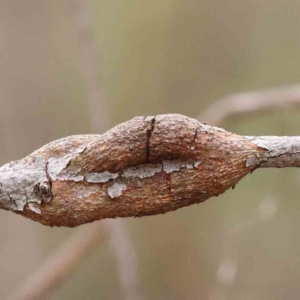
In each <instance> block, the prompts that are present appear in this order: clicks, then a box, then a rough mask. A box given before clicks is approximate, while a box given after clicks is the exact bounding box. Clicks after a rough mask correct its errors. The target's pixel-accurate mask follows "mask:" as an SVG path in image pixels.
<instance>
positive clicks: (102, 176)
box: [85, 171, 119, 183]
mask: <svg viewBox="0 0 300 300" xmlns="http://www.w3.org/2000/svg"><path fill="white" fill-rule="evenodd" d="M118 176H119V174H118V173H110V172H108V171H105V172H102V173H90V174H87V175H86V176H85V179H86V181H87V182H91V183H101V182H107V181H109V180H110V179H116V178H117V177H118Z"/></svg>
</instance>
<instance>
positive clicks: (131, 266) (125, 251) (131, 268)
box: [77, 0, 143, 300]
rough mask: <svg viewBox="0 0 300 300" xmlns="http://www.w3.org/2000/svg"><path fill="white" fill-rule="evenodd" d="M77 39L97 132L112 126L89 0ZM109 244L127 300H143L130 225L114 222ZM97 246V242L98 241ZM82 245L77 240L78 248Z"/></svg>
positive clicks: (81, 1)
mask: <svg viewBox="0 0 300 300" xmlns="http://www.w3.org/2000/svg"><path fill="white" fill-rule="evenodd" d="M77 4H78V9H77V13H78V18H77V19H78V21H79V22H78V37H79V46H80V48H81V62H82V63H81V65H82V70H83V73H84V79H85V82H86V94H87V102H88V107H89V111H90V116H91V123H92V128H93V129H94V130H96V131H98V132H101V131H103V129H106V128H107V127H108V125H109V117H108V115H109V113H108V110H107V108H106V103H105V99H104V96H103V91H102V93H101V88H100V84H99V76H98V74H97V70H98V69H97V62H98V55H97V47H96V42H95V38H94V34H93V30H92V26H91V23H92V20H93V18H92V13H91V9H90V7H89V4H88V3H87V0H77ZM106 228H107V230H108V231H109V240H110V244H111V247H112V250H113V252H114V254H115V257H116V263H117V266H118V269H119V272H118V275H119V282H120V285H121V289H122V292H123V294H124V300H142V299H143V296H142V293H141V290H140V280H139V275H138V266H137V258H136V253H135V249H134V246H133V244H132V241H131V238H130V234H129V232H128V228H127V224H126V222H125V221H123V220H113V221H111V222H109V223H108V226H107V227H106ZM95 242H96V240H95ZM80 244H81V241H80V238H79V239H78V246H79V247H80Z"/></svg>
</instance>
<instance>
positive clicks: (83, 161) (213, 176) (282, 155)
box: [0, 114, 300, 227]
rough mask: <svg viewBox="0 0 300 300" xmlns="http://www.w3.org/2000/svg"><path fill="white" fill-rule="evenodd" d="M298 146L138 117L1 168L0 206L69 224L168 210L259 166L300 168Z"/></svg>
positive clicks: (181, 120) (188, 122) (293, 141)
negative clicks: (101, 132) (104, 131)
mask: <svg viewBox="0 0 300 300" xmlns="http://www.w3.org/2000/svg"><path fill="white" fill-rule="evenodd" d="M286 142H288V145H289V146H286V145H285V146H283V144H285V143H286ZM299 147H300V146H299V138H292V137H290V138H288V139H283V138H276V137H262V138H253V137H243V136H238V135H235V134H232V133H229V132H226V131H225V130H223V129H220V128H217V127H212V126H209V125H206V124H203V123H200V122H198V121H196V120H194V119H191V118H188V117H185V116H182V115H176V114H170V115H159V116H156V117H147V118H144V117H136V118H134V119H132V120H130V121H128V122H125V123H123V124H120V125H118V126H116V127H114V128H113V129H111V130H109V131H107V132H106V133H105V134H103V135H83V136H71V137H67V138H64V139H60V140H57V141H54V142H51V143H49V144H47V145H45V146H44V147H42V148H41V149H39V150H37V151H35V152H33V153H32V154H31V155H29V156H27V157H26V158H24V159H22V160H19V161H15V162H11V163H9V164H6V165H4V166H3V167H1V168H0V186H1V193H0V205H1V208H4V209H9V210H11V211H13V212H16V213H19V214H21V215H23V216H25V217H29V218H31V219H33V220H35V221H38V222H40V223H42V224H45V225H49V226H69V227H74V226H78V225H80V224H84V223H88V222H93V221H95V220H100V219H103V218H115V217H129V216H135V217H137V216H145V215H154V214H160V213H166V212H168V211H172V210H176V209H178V208H180V207H183V206H187V205H191V204H193V203H199V202H203V201H205V200H206V199H208V198H210V197H212V196H218V195H219V194H221V193H223V192H224V191H226V190H227V189H228V188H230V187H233V186H235V184H236V183H237V182H238V181H239V180H240V179H241V178H242V177H244V176H245V175H247V174H248V173H249V172H252V171H253V170H255V169H256V168H258V167H266V166H268V167H279V166H280V167H290V166H299V158H298V156H299V154H298V151H297V149H299Z"/></svg>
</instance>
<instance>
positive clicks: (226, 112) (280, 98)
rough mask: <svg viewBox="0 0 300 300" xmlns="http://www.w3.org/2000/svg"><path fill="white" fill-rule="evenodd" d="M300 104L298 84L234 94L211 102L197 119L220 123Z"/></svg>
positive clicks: (213, 123) (212, 123) (299, 87)
mask: <svg viewBox="0 0 300 300" xmlns="http://www.w3.org/2000/svg"><path fill="white" fill-rule="evenodd" d="M295 105H300V85H291V86H285V87H280V88H274V89H267V90H261V91H255V92H248V93H239V94H234V95H231V96H229V97H225V98H221V99H219V100H217V101H215V102H213V103H212V104H211V105H210V106H209V107H208V108H207V109H206V110H205V111H204V112H203V113H201V114H200V115H199V116H198V117H197V119H198V120H200V121H202V122H207V123H209V124H211V125H220V124H222V123H223V122H225V121H226V120H227V119H229V118H234V117H242V116H245V115H249V114H251V113H256V114H258V113H263V112H267V113H269V112H270V111H274V110H278V109H280V108H283V107H289V106H295Z"/></svg>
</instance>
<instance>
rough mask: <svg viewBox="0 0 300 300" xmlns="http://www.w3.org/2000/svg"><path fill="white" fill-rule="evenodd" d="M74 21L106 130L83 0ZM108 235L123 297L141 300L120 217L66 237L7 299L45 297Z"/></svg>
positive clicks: (96, 123)
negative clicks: (68, 237)
mask: <svg viewBox="0 0 300 300" xmlns="http://www.w3.org/2000/svg"><path fill="white" fill-rule="evenodd" d="M74 8H75V13H76V16H75V20H76V21H77V28H78V44H79V48H80V50H81V51H80V52H81V66H82V71H83V79H84V81H85V84H86V94H87V101H88V106H89V109H90V116H91V124H92V127H93V128H94V129H96V130H97V131H98V132H101V131H104V130H105V129H107V127H108V124H109V118H108V112H107V109H106V104H105V101H104V99H103V97H102V95H101V91H100V87H99V84H98V74H97V73H98V72H97V61H98V59H97V49H96V44H95V41H94V39H93V31H92V30H91V25H90V23H91V16H90V9H89V7H88V3H87V1H86V0H77V1H75V2H74ZM107 235H109V237H110V240H111V245H112V248H113V250H114V253H115V256H116V259H117V264H118V269H119V280H120V284H121V287H122V290H123V294H124V299H125V300H126V299H128V300H129V299H130V300H131V299H132V300H142V299H143V296H142V294H141V291H140V282H139V276H138V275H137V270H138V267H137V260H136V254H135V250H134V247H133V245H132V243H131V240H130V236H129V234H128V230H127V227H126V224H125V223H124V222H121V221H120V220H113V221H110V222H109V223H108V222H101V224H100V223H98V224H94V225H90V226H89V227H88V228H82V229H81V230H80V231H79V232H77V233H76V234H74V235H73V237H71V238H70V239H69V240H67V241H66V242H65V243H64V244H63V245H62V246H61V247H60V248H59V249H58V250H57V251H56V252H55V253H54V254H52V255H51V256H50V257H49V258H47V260H46V261H45V262H44V263H43V264H42V265H41V266H40V267H39V268H38V269H37V270H36V271H35V272H34V273H33V274H31V275H30V276H29V278H28V279H27V280H25V281H24V282H23V283H22V284H21V285H20V286H19V287H18V289H17V290H15V291H14V292H13V293H12V294H11V295H9V297H8V299H9V300H36V299H44V298H45V295H46V294H47V293H49V292H50V291H51V290H53V288H54V287H55V286H57V285H59V284H61V283H62V282H64V280H65V278H67V276H68V275H69V274H70V271H71V270H72V269H74V268H75V266H76V265H77V264H78V262H79V261H80V260H81V259H83V258H84V256H85V255H86V254H87V253H88V251H89V250H92V248H93V246H95V245H96V243H97V241H99V240H100V239H103V238H104V236H107Z"/></svg>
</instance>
